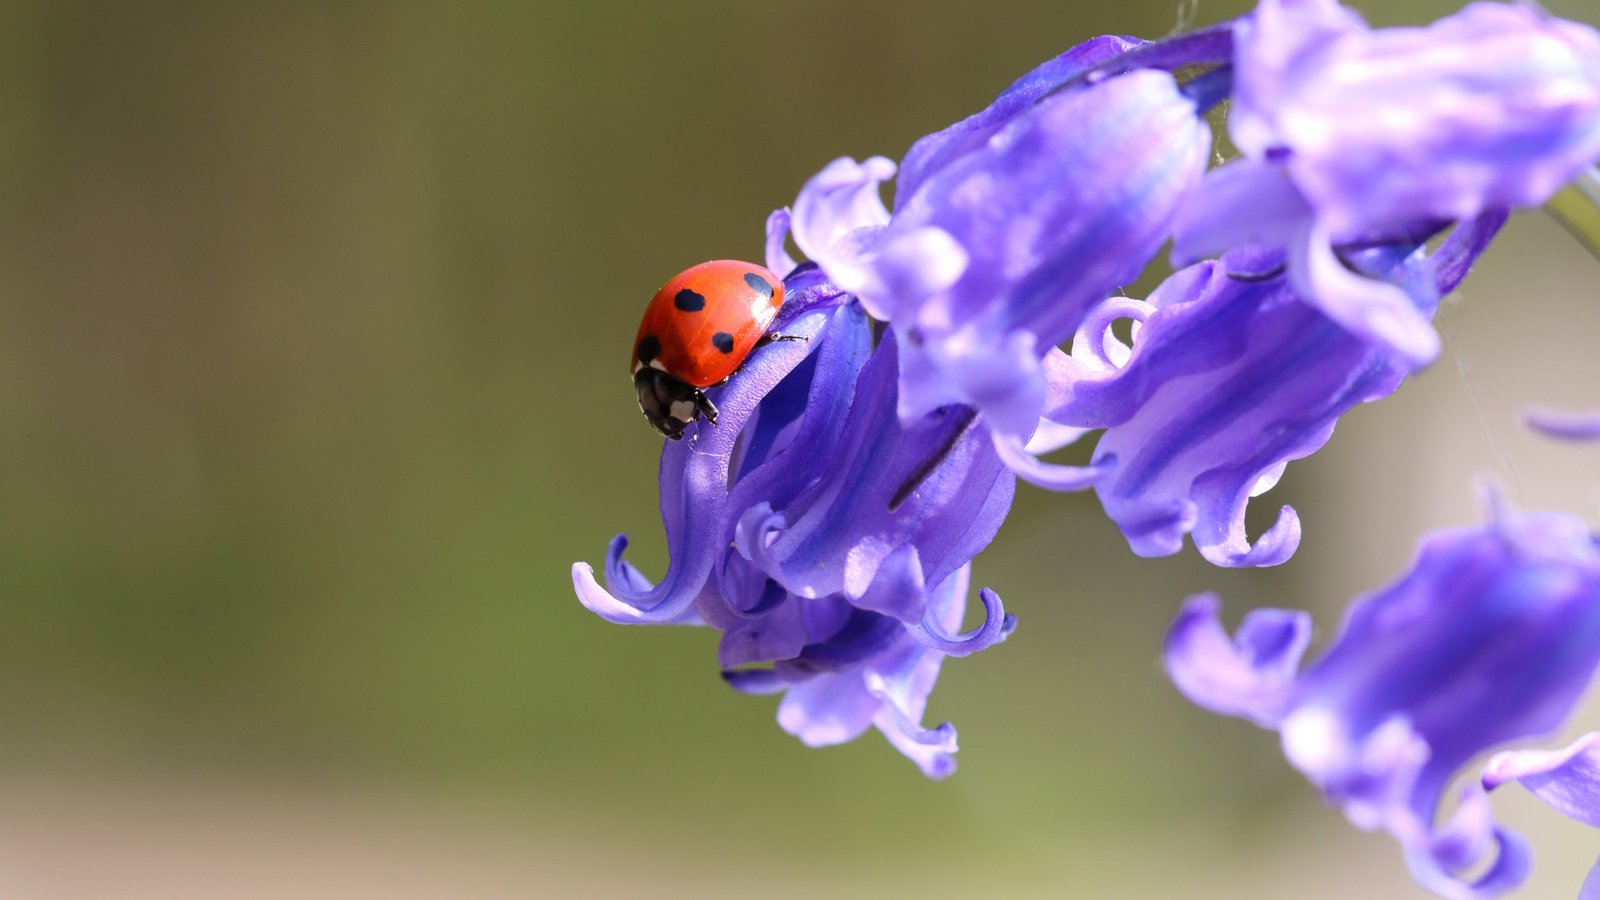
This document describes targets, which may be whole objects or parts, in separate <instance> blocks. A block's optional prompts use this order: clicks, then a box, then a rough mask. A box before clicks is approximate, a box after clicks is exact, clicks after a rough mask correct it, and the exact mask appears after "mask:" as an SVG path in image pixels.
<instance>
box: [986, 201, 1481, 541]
mask: <svg viewBox="0 0 1600 900" xmlns="http://www.w3.org/2000/svg"><path fill="white" fill-rule="evenodd" d="M1504 220H1505V216H1504V214H1503V213H1488V214H1485V215H1484V216H1482V217H1480V218H1478V219H1475V220H1472V221H1470V222H1467V223H1464V224H1463V225H1461V226H1460V227H1458V228H1456V229H1455V231H1453V232H1452V233H1451V235H1450V237H1449V239H1448V240H1446V241H1445V242H1444V243H1443V244H1442V245H1441V246H1440V249H1439V251H1438V252H1437V253H1434V254H1431V255H1430V254H1428V253H1427V252H1426V250H1425V249H1424V248H1423V247H1421V246H1418V245H1415V244H1409V245H1403V244H1388V245H1384V246H1382V247H1380V248H1374V249H1371V250H1368V251H1363V252H1359V253H1352V254H1351V255H1350V263H1351V264H1352V265H1354V266H1357V267H1359V269H1360V271H1361V272H1363V273H1364V274H1363V277H1367V278H1371V279H1373V280H1375V281H1381V283H1383V284H1385V285H1386V286H1391V287H1392V288H1393V289H1394V290H1396V291H1398V292H1401V293H1402V294H1403V296H1405V297H1406V298H1407V299H1408V301H1409V302H1410V303H1411V304H1412V307H1413V309H1414V310H1415V311H1416V313H1417V314H1418V315H1419V316H1422V317H1423V318H1424V320H1426V318H1427V317H1430V316H1431V315H1432V314H1433V311H1434V309H1435V307H1436V306H1437V305H1438V301H1439V298H1440V297H1441V296H1442V295H1444V294H1446V293H1448V292H1449V291H1451V290H1453V289H1454V288H1455V286H1456V285H1457V284H1458V283H1459V282H1460V281H1461V279H1462V278H1463V277H1465V275H1466V273H1467V270H1468V269H1469V268H1470V267H1471V265H1472V263H1473V262H1474V261H1476V259H1477V258H1478V256H1479V254H1481V253H1482V252H1483V250H1484V248H1485V247H1487V246H1488V243H1489V240H1490V239H1491V238H1492V237H1493V235H1494V234H1495V233H1496V232H1497V231H1498V229H1499V227H1500V225H1501V224H1502V223H1503V222H1504ZM1286 270H1287V262H1286V258H1285V255H1284V254H1283V252H1282V251H1278V250H1271V249H1265V248H1245V249H1241V250H1237V251H1234V252H1232V253H1230V254H1228V255H1227V256H1225V257H1224V258H1223V259H1221V260H1219V261H1215V262H1204V263H1200V264H1197V265H1195V266H1191V267H1189V268H1187V269H1183V270H1181V271H1179V272H1178V273H1176V274H1175V275H1173V276H1172V277H1170V278H1169V279H1167V280H1166V281H1165V282H1164V283H1163V284H1162V285H1161V286H1160V287H1158V288H1157V289H1156V290H1155V292H1154V293H1153V294H1151V296H1150V298H1149V300H1148V301H1147V302H1141V301H1138V300H1132V299H1128V298H1120V297H1119V298H1113V299H1111V300H1109V301H1107V302H1105V303H1104V304H1102V305H1101V306H1099V307H1097V308H1096V309H1095V311H1094V312H1093V313H1092V314H1091V315H1090V316H1089V317H1088V319H1087V320H1086V321H1085V323H1084V325H1083V326H1082V328H1080V329H1079V332H1078V334H1077V336H1076V337H1075V338H1074V339H1073V342H1072V352H1071V355H1067V354H1064V353H1060V352H1059V351H1057V352H1055V353H1052V354H1051V355H1050V356H1048V357H1047V358H1046V360H1045V364H1046V371H1047V373H1048V376H1049V378H1048V383H1049V385H1050V396H1049V399H1048V401H1047V403H1046V407H1045V416H1046V417H1047V419H1048V420H1049V421H1051V422H1053V423H1056V424H1057V425H1059V426H1064V427H1065V428H1068V429H1074V430H1076V432H1078V433H1084V432H1087V431H1089V430H1093V429H1104V434H1103V435H1102V436H1101V438H1100V442H1099V444H1098V445H1096V447H1095V452H1094V457H1093V460H1092V463H1091V465H1090V467H1089V469H1088V471H1087V472H1086V471H1084V470H1083V469H1081V468H1073V467H1062V466H1051V465H1048V464H1044V463H1039V462H1036V461H1030V460H1028V459H1027V458H1026V457H1025V456H1024V455H1022V454H1016V455H1014V456H1011V457H1010V461H1011V463H1012V466H1013V467H1014V468H1015V469H1016V470H1017V472H1018V473H1019V474H1021V475H1022V476H1023V477H1024V478H1028V479H1030V480H1032V481H1035V482H1037V483H1039V484H1042V485H1045V486H1050V487H1066V488H1074V487H1079V486H1083V485H1087V484H1093V486H1094V488H1095V490H1096V492H1097V493H1098V494H1099V496H1100V500H1101V502H1102V504H1103V505H1104V506H1105V510H1106V514H1107V515H1109V516H1110V517H1111V519H1112V520H1113V521H1115V522H1116V523H1117V524H1118V526H1120V527H1121V529H1122V531H1123V534H1124V535H1125V536H1126V537H1127V539H1128V543H1129V545H1130V546H1131V547H1132V549H1133V551H1134V552H1135V553H1137V554H1139V555H1141V556H1165V555H1169V554H1172V553H1176V552H1178V550H1179V549H1181V547H1182V545H1183V538H1184V535H1186V534H1192V535H1193V538H1194V541H1195V545H1196V547H1197V548H1198V549H1199V550H1200V553H1201V554H1202V555H1203V556H1204V557H1205V558H1206V559H1207V560H1209V561H1210V562H1212V563H1214V564H1216V565H1223V566H1265V565H1276V564H1278V563H1281V562H1283V561H1284V560H1286V559H1288V558H1289V556H1290V554H1292V553H1293V552H1294V551H1295V548H1296V547H1297V546H1298V544H1299V541H1300V520H1299V517H1298V516H1297V515H1296V514H1295V511H1294V509H1293V508H1291V507H1288V506H1285V507H1283V508H1282V510H1281V511H1280V512H1279V515H1278V520H1277V523H1276V524H1275V525H1274V526H1272V528H1270V529H1269V530H1268V531H1267V532H1266V533H1265V534H1264V535H1262V536H1261V537H1260V538H1259V539H1258V540H1256V541H1255V542H1254V543H1252V542H1251V540H1250V539H1249V537H1248V536H1247V535H1246V534H1245V526H1244V522H1245V506H1246V505H1247V504H1248V502H1249V501H1250V498H1252V497H1254V496H1257V495H1259V494H1261V493H1263V492H1265V491H1266V490H1268V489H1269V488H1271V487H1272V486H1273V485H1274V484H1275V483H1276V482H1277V481H1278V479H1279V477H1280V476H1281V475H1282V474H1283V472H1284V468H1285V467H1286V466H1287V465H1288V463H1289V462H1290V461H1291V460H1295V459H1300V458H1302V457H1305V456H1308V455H1310V454H1311V453H1313V452H1315V451H1316V450H1317V449H1319V448H1321V447H1322V445H1323V444H1325V443H1327V441H1328V439H1329V438H1330V437H1331V436H1332V434H1333V429H1334V425H1335V423H1336V422H1337V421H1338V419H1339V417H1340V416H1342V415H1343V414H1344V413H1345V412H1347V411H1349V410H1350V409H1351V408H1352V407H1354V406H1356V405H1357V404H1360V403H1367V402H1371V401H1373V400H1377V399H1379V398H1382V397H1386V396H1388V395H1389V394H1391V393H1393V392H1394V391H1395V390H1396V389H1397V388H1398V387H1399V386H1400V384H1401V382H1402V381H1404V380H1405V378H1406V376H1407V374H1408V373H1409V371H1410V367H1409V366H1408V365H1407V364H1406V361H1405V360H1404V359H1402V358H1400V357H1399V356H1397V355H1396V354H1394V353H1392V352H1390V351H1389V350H1387V349H1385V348H1382V347H1374V346H1372V345H1371V344H1369V343H1368V342H1366V341H1364V340H1362V339H1361V338H1360V337H1359V336H1357V335H1354V334H1352V333H1350V332H1349V331H1347V330H1345V329H1344V327H1343V326H1341V325H1340V324H1338V323H1337V322H1335V321H1333V320H1332V319H1331V318H1329V317H1328V316H1327V315H1325V314H1324V313H1323V312H1322V311H1320V310H1319V309H1318V308H1317V307H1314V306H1312V305H1310V304H1307V303H1305V302H1303V300H1302V299H1301V295H1300V293H1299V292H1298V290H1296V288H1295V284H1294V280H1293V278H1291V277H1290V276H1289V275H1288V274H1287V271H1286ZM1122 319H1130V320H1132V321H1133V322H1134V323H1135V324H1134V328H1133V343H1132V346H1128V345H1125V344H1123V343H1122V342H1121V341H1120V340H1119V339H1118V338H1117V337H1116V336H1115V335H1114V334H1113V333H1112V330H1111V325H1112V324H1113V323H1114V322H1115V321H1117V320H1122ZM1007 449H1008V448H1007V447H1005V446H1003V447H1002V450H1003V451H1006V450H1007ZM1014 449H1015V448H1011V451H1012V452H1013V453H1014Z"/></svg>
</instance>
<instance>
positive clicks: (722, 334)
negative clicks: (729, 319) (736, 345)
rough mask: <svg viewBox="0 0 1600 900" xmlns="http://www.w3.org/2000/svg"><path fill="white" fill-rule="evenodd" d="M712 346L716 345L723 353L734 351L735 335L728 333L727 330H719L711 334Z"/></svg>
mask: <svg viewBox="0 0 1600 900" xmlns="http://www.w3.org/2000/svg"><path fill="white" fill-rule="evenodd" d="M711 346H713V347H716V348H717V349H718V350H721V351H722V352H723V353H732V352H733V335H731V334H729V333H727V332H726V331H719V332H717V333H716V334H713V335H712V336H711Z"/></svg>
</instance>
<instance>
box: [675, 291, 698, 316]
mask: <svg viewBox="0 0 1600 900" xmlns="http://www.w3.org/2000/svg"><path fill="white" fill-rule="evenodd" d="M672 305H673V306H676V307H677V308H679V309H681V310H683V311H684V312H699V311H700V310H702V309H705V308H706V298H705V297H704V296H702V295H700V294H697V293H695V292H694V291H691V290H689V289H688V288H684V289H683V290H681V291H679V292H678V296H676V297H673V298H672Z"/></svg>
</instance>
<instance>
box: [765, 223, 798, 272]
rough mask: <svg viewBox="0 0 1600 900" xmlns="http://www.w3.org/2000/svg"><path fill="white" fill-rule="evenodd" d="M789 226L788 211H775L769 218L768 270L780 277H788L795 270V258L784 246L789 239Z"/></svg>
mask: <svg viewBox="0 0 1600 900" xmlns="http://www.w3.org/2000/svg"><path fill="white" fill-rule="evenodd" d="M789 225H790V218H789V211H788V210H787V209H775V210H773V211H772V215H769V216H767V254H766V255H767V268H768V269H770V270H771V271H773V272H777V273H778V274H779V275H788V274H789V273H790V272H793V271H794V268H795V261H794V257H792V256H790V255H789V251H788V250H787V249H785V248H784V246H783V245H784V241H786V240H787V239H788V237H789Z"/></svg>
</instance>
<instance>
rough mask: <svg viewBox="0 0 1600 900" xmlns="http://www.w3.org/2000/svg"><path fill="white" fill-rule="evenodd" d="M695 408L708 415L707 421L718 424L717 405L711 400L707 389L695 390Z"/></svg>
mask: <svg viewBox="0 0 1600 900" xmlns="http://www.w3.org/2000/svg"><path fill="white" fill-rule="evenodd" d="M694 408H695V409H697V410H699V411H700V415H702V416H705V417H706V421H707V422H710V423H711V424H713V425H715V424H717V405H716V404H715V403H712V402H711V398H710V397H707V396H706V392H705V391H695V392H694Z"/></svg>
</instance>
